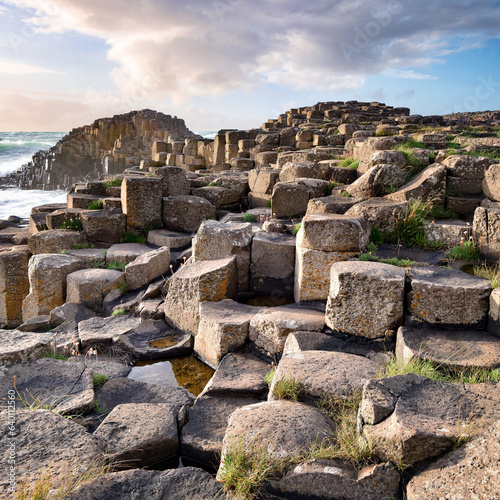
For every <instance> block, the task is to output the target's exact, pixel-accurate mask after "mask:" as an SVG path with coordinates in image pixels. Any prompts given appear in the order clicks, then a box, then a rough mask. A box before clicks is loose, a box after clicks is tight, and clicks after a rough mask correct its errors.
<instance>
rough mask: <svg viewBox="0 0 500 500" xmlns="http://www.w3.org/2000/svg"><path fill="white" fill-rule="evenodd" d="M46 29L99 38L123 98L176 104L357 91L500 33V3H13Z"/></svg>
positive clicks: (413, 75) (417, 75)
mask: <svg viewBox="0 0 500 500" xmlns="http://www.w3.org/2000/svg"><path fill="white" fill-rule="evenodd" d="M4 1H5V3H6V4H10V5H15V6H17V7H22V8H25V9H27V10H28V12H29V13H28V14H27V15H28V16H30V22H31V23H32V24H33V25H34V26H36V29H37V30H38V32H40V33H64V32H66V31H73V32H77V33H80V34H84V35H90V36H95V37H99V38H101V39H102V40H104V41H105V42H106V43H107V44H108V46H109V50H108V54H107V55H108V59H109V60H110V61H111V62H112V63H113V64H114V66H115V67H114V69H113V71H112V77H113V79H114V81H115V83H116V85H117V86H118V87H119V89H120V91H121V92H122V95H123V99H125V100H126V99H132V100H137V101H139V100H140V98H141V96H147V97H148V98H149V99H153V98H158V99H163V98H169V99H171V100H172V102H173V103H174V104H179V103H183V102H189V101H192V100H193V99H194V98H195V97H200V96H215V95H222V94H226V93H228V92H230V91H233V90H241V89H248V90H251V89H255V88H257V87H258V86H259V85H262V84H265V83H267V84H278V85H281V86H285V87H287V88H289V89H293V90H316V91H333V90H335V91H336V90H342V89H346V90H351V89H357V88H359V87H361V86H362V85H363V84H364V82H365V79H366V77H367V76H369V75H374V74H379V73H383V72H387V71H389V74H390V76H393V77H396V78H405V79H434V78H435V77H433V76H432V75H429V74H427V73H424V72H419V71H416V70H415V69H414V68H424V67H428V66H430V65H432V64H439V63H442V62H443V61H445V59H446V57H447V56H449V55H450V54H453V53H456V52H460V51H463V50H467V49H468V48H470V47H480V46H481V45H482V44H484V43H485V41H486V40H488V39H490V38H495V37H498V26H499V25H500V8H499V3H498V1H497V0H441V1H436V0H421V1H420V2H413V1H412V0H391V1H386V0H338V1H333V0H317V1H316V2H314V4H308V3H307V2H303V1H302V0H273V1H272V2H269V1H268V0H254V1H252V2H250V1H244V0H214V1H209V2H207V1H206V0H189V1H187V2H178V1H176V0H142V1H139V0H136V1H132V0H107V1H106V2H102V1H101V0H87V1H86V2H81V0H64V1H63V0H4Z"/></svg>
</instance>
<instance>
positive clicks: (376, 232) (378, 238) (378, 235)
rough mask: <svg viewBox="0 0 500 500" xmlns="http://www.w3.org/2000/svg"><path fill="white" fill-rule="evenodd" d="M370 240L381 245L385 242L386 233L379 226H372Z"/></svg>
mask: <svg viewBox="0 0 500 500" xmlns="http://www.w3.org/2000/svg"><path fill="white" fill-rule="evenodd" d="M370 240H371V241H372V242H373V243H374V244H375V245H381V244H382V243H385V235H384V233H383V232H382V231H381V230H380V229H379V228H378V227H372V230H371V232H370Z"/></svg>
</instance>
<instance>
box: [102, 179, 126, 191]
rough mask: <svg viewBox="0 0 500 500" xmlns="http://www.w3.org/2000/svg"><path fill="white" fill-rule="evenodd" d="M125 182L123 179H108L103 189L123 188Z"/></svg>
mask: <svg viewBox="0 0 500 500" xmlns="http://www.w3.org/2000/svg"><path fill="white" fill-rule="evenodd" d="M122 182H123V179H120V178H117V177H113V178H112V179H108V180H107V181H104V182H103V183H102V185H103V187H105V188H108V187H113V186H121V185H122Z"/></svg>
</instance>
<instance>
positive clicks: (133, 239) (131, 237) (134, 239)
mask: <svg viewBox="0 0 500 500" xmlns="http://www.w3.org/2000/svg"><path fill="white" fill-rule="evenodd" d="M120 243H140V244H141V245H145V244H146V238H144V236H139V235H138V234H135V233H131V232H130V231H127V232H126V233H125V234H124V235H123V238H121V239H120Z"/></svg>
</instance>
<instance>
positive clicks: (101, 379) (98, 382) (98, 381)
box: [93, 373, 109, 389]
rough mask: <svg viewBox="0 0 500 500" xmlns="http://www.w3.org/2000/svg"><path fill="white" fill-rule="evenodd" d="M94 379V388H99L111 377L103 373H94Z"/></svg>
mask: <svg viewBox="0 0 500 500" xmlns="http://www.w3.org/2000/svg"><path fill="white" fill-rule="evenodd" d="M93 379H94V389H99V387H102V386H103V385H104V384H105V383H106V382H107V381H108V380H109V377H108V376H107V375H104V374H103V373H94V375H93Z"/></svg>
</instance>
